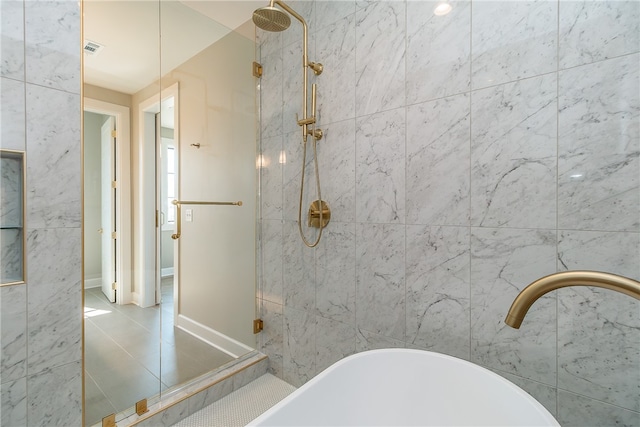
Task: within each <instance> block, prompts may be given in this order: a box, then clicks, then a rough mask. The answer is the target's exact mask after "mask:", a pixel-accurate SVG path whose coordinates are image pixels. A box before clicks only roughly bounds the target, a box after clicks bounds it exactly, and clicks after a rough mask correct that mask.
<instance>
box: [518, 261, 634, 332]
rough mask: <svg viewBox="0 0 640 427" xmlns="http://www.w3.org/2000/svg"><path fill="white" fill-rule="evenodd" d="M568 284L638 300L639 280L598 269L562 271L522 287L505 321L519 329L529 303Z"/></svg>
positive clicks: (529, 305)
mask: <svg viewBox="0 0 640 427" xmlns="http://www.w3.org/2000/svg"><path fill="white" fill-rule="evenodd" d="M568 286H595V287H598V288H605V289H610V290H612V291H617V292H620V293H623V294H626V295H629V296H630V297H633V298H635V299H638V300H640V282H638V281H636V280H633V279H629V278H628V277H623V276H618V275H616V274H611V273H603V272H600V271H577V270H576V271H564V272H562V273H555V274H551V275H549V276H545V277H542V278H540V279H538V280H536V281H535V282H533V283H531V284H530V285H529V286H527V287H526V288H524V289H523V290H522V291H521V292H520V293H519V294H518V296H517V297H516V299H515V300H514V301H513V303H512V304H511V308H510V309H509V312H508V313H507V318H506V319H505V323H506V324H507V325H509V326H511V327H512V328H515V329H519V328H520V325H521V324H522V320H523V319H524V316H525V315H526V314H527V311H529V308H530V307H531V305H532V304H533V303H534V302H535V301H536V300H537V299H538V298H540V297H541V296H543V295H544V294H546V293H547V292H551V291H554V290H556V289H560V288H565V287H568Z"/></svg>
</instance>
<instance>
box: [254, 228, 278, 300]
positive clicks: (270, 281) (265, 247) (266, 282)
mask: <svg viewBox="0 0 640 427" xmlns="http://www.w3.org/2000/svg"><path fill="white" fill-rule="evenodd" d="M261 243H262V275H261V278H262V280H261V288H260V296H261V298H264V299H265V300H267V301H271V302H274V303H277V304H282V302H283V300H282V298H283V296H282V289H283V285H282V283H283V278H282V246H283V239H282V221H280V220H277V221H273V220H263V221H262V233H261Z"/></svg>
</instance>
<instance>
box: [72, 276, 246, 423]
mask: <svg viewBox="0 0 640 427" xmlns="http://www.w3.org/2000/svg"><path fill="white" fill-rule="evenodd" d="M84 298H85V381H86V383H85V405H86V406H85V410H86V424H87V425H93V424H95V423H97V422H100V421H101V420H102V417H104V416H106V415H109V414H112V413H118V412H121V411H123V410H125V409H127V408H130V407H132V406H133V405H135V402H137V401H139V400H140V399H143V398H149V397H152V396H154V395H157V394H158V393H159V392H160V390H161V389H162V390H166V389H167V388H171V387H173V386H175V385H178V384H181V383H183V382H185V381H187V380H191V379H193V378H195V377H197V376H199V375H202V374H204V373H206V372H209V371H211V370H213V369H216V368H218V367H220V366H222V365H224V364H226V363H228V362H229V361H231V360H233V358H232V357H231V356H229V355H227V354H226V353H223V352H221V351H219V350H217V349H216V348H214V347H212V346H210V345H208V344H206V343H204V342H202V341H200V340H199V339H197V338H195V337H193V336H191V335H189V334H187V333H185V332H183V331H181V330H179V329H176V328H174V326H173V281H172V279H171V278H168V279H163V282H162V304H161V306H160V305H158V306H154V307H149V308H140V307H138V306H136V305H133V304H129V305H116V304H111V303H109V302H108V300H107V299H106V297H105V296H104V295H103V294H102V291H101V289H100V288H92V289H87V290H85V297H84ZM161 307H162V308H161ZM160 334H162V335H160ZM160 337H162V339H160ZM160 378H162V380H160Z"/></svg>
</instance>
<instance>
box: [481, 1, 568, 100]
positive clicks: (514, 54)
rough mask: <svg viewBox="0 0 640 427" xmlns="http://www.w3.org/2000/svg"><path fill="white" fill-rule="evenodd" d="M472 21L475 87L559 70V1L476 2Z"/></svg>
mask: <svg viewBox="0 0 640 427" xmlns="http://www.w3.org/2000/svg"><path fill="white" fill-rule="evenodd" d="M471 20H472V25H473V27H472V28H473V31H472V35H471V45H472V46H473V49H472V67H471V68H472V74H471V86H472V88H473V89H479V88H483V87H487V86H493V85H497V84H501V83H505V82H510V81H514V80H518V79H523V78H526V77H532V76H537V75H540V74H544V73H548V72H552V71H555V70H556V67H557V49H558V47H557V44H558V29H557V26H558V4H557V2H552V1H546V0H537V1H477V2H474V3H473V8H472V15H471Z"/></svg>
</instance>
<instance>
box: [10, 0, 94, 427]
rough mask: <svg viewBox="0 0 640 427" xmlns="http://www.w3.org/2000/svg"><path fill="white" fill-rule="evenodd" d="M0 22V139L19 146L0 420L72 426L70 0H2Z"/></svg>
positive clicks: (76, 320) (75, 80)
mask: <svg viewBox="0 0 640 427" xmlns="http://www.w3.org/2000/svg"><path fill="white" fill-rule="evenodd" d="M0 20H1V25H0V32H1V34H0V36H1V43H0V83H1V85H0V98H1V103H0V105H1V109H2V115H1V122H0V135H1V139H0V147H1V148H5V149H12V150H21V151H26V157H27V166H26V167H27V182H26V205H27V209H26V233H25V238H26V240H27V252H26V263H27V270H26V283H25V284H21V285H14V286H3V287H0V391H1V394H0V395H1V403H2V408H1V411H0V414H1V418H0V425H1V426H24V425H29V426H45V425H75V426H77V425H81V423H82V412H81V411H82V375H81V374H82V367H81V364H82V362H81V361H82V347H81V345H82V344H81V333H82V289H81V271H82V260H81V248H82V241H81V204H80V200H81V181H80V179H81V177H80V165H81V151H80V44H79V41H80V10H79V3H78V2H74V1H21V0H3V1H2V2H0ZM3 236H4V235H3ZM1 262H2V263H3V264H4V262H5V259H4V253H3V259H2V261H1Z"/></svg>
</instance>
